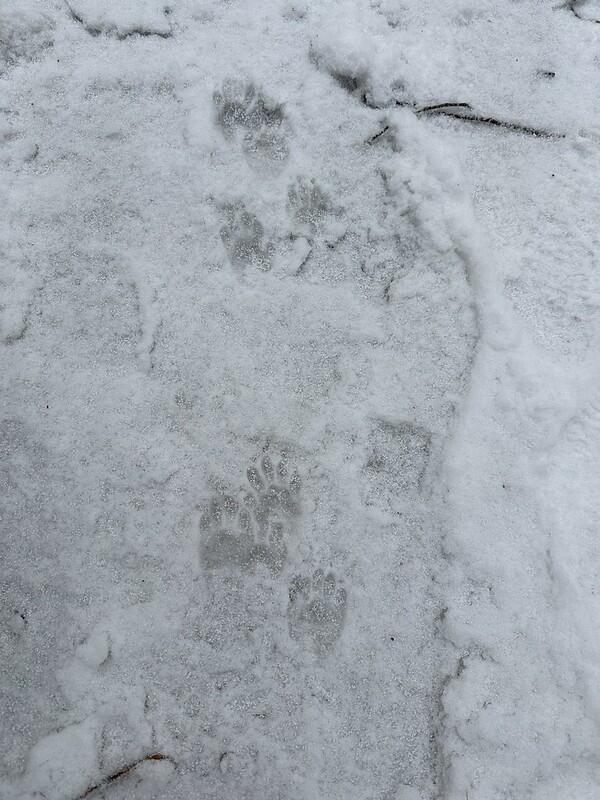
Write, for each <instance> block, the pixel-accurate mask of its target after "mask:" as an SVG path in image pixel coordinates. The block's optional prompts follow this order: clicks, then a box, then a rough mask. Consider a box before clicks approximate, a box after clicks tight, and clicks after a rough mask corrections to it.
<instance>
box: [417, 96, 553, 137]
mask: <svg viewBox="0 0 600 800" xmlns="http://www.w3.org/2000/svg"><path fill="white" fill-rule="evenodd" d="M415 112H416V113H417V114H428V115H434V114H435V115H441V116H444V117H451V118H452V119H460V120H464V121H465V122H473V123H475V124H477V125H491V126H492V127H495V128H504V129H505V130H508V131H515V133H525V134H527V135H528V136H539V137H542V138H544V139H564V138H565V134H564V133H557V132H555V131H549V130H546V129H545V128H534V127H533V126H532V125H523V124H522V123H520V122H510V121H509V120H505V119H498V118H497V117H488V116H483V115H482V114H475V113H473V109H472V108H471V106H470V105H469V104H468V103H441V104H439V105H436V106H425V107H424V108H416V109H415Z"/></svg>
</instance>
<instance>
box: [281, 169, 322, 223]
mask: <svg viewBox="0 0 600 800" xmlns="http://www.w3.org/2000/svg"><path fill="white" fill-rule="evenodd" d="M331 211H332V207H331V201H330V199H329V197H328V196H327V195H326V194H325V192H324V191H323V189H321V187H320V186H319V184H318V183H317V182H316V181H315V179H314V178H311V179H310V180H309V179H308V178H304V177H299V178H297V179H296V181H295V183H293V184H292V185H291V186H290V187H289V189H288V212H289V214H290V216H291V218H292V219H293V221H294V222H295V223H296V224H298V225H300V226H306V227H308V228H310V230H311V231H312V232H314V231H316V230H317V229H318V228H319V226H320V225H321V223H322V221H323V219H324V218H325V216H326V215H327V214H328V213H330V212H331Z"/></svg>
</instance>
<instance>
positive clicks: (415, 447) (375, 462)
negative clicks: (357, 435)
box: [365, 420, 431, 495]
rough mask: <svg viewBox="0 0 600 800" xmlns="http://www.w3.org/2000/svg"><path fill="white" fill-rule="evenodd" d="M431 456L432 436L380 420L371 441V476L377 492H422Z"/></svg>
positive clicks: (413, 427)
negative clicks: (382, 490)
mask: <svg viewBox="0 0 600 800" xmlns="http://www.w3.org/2000/svg"><path fill="white" fill-rule="evenodd" d="M430 453H431V433H430V431H428V430H427V429H426V428H423V427H420V426H419V425H414V424H413V423H411V422H407V421H403V422H397V423H392V422H388V421H386V420H377V421H376V423H375V425H374V426H373V429H372V431H371V435H370V437H369V456H368V459H367V463H366V466H365V469H366V472H367V475H368V476H369V478H370V479H371V481H372V484H373V486H374V487H376V488H377V490H378V491H379V490H381V489H386V490H387V491H388V492H389V493H390V494H391V495H398V494H400V493H402V492H405V491H407V490H412V489H420V488H421V483H422V479H423V475H424V473H425V470H426V468H427V464H428V462H429V457H430Z"/></svg>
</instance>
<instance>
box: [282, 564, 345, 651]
mask: <svg viewBox="0 0 600 800" xmlns="http://www.w3.org/2000/svg"><path fill="white" fill-rule="evenodd" d="M346 603H347V597H346V590H345V589H344V587H343V586H341V585H340V581H339V580H338V579H337V578H336V577H335V575H334V574H333V573H332V572H328V573H327V574H324V573H323V570H321V569H317V570H315V572H314V574H313V576H312V578H309V577H302V576H296V577H295V578H294V579H293V580H292V582H291V583H290V587H289V605H288V612H287V616H288V624H289V631H290V636H291V638H292V639H294V640H296V641H298V642H300V643H301V644H303V645H304V647H306V648H307V649H310V650H312V651H313V652H315V653H317V654H319V655H324V654H326V653H328V652H330V651H331V649H332V648H333V646H334V644H335V642H336V641H337V639H338V638H339V637H340V634H341V632H342V629H343V627H344V621H345V617H346Z"/></svg>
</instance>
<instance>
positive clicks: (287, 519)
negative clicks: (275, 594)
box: [200, 453, 301, 573]
mask: <svg viewBox="0 0 600 800" xmlns="http://www.w3.org/2000/svg"><path fill="white" fill-rule="evenodd" d="M246 475H247V479H248V483H249V486H250V489H248V490H245V491H243V492H242V496H241V499H240V500H236V499H235V498H234V497H232V496H230V495H226V494H222V495H220V496H217V497H213V498H212V499H211V501H210V502H209V504H208V506H207V507H206V508H205V509H204V510H203V512H202V515H201V517H200V532H201V533H202V534H203V535H204V537H205V541H204V542H203V544H202V546H201V550H202V560H203V563H204V565H205V567H206V568H207V569H208V570H210V571H214V570H219V569H237V570H240V571H241V572H254V571H255V569H256V568H257V567H258V566H259V565H261V564H262V565H264V566H266V567H267V568H268V569H270V570H271V571H272V572H273V573H278V572H280V571H281V569H282V568H283V565H284V562H285V558H286V555H287V546H286V542H285V533H286V529H287V528H289V527H290V526H291V521H292V518H293V517H295V516H297V515H298V514H299V513H300V497H299V494H300V488H301V480H300V475H299V474H298V472H297V470H295V469H294V470H292V471H291V473H290V470H289V464H288V461H287V458H286V457H285V456H282V457H281V459H279V460H278V461H277V463H273V461H272V460H271V457H270V456H269V455H268V454H267V453H265V454H263V455H262V457H261V458H260V459H259V460H257V463H256V464H252V465H251V466H250V467H249V468H248V470H247V473H246Z"/></svg>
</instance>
